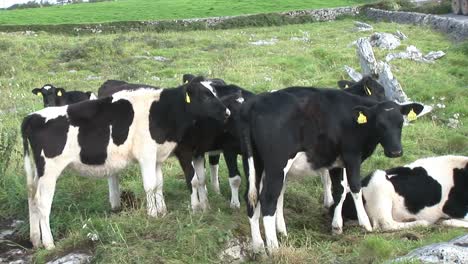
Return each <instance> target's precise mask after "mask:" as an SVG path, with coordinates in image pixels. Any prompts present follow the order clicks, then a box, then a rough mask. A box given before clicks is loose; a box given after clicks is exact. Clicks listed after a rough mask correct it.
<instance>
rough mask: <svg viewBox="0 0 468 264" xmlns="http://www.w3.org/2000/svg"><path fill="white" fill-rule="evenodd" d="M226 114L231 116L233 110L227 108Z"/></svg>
mask: <svg viewBox="0 0 468 264" xmlns="http://www.w3.org/2000/svg"><path fill="white" fill-rule="evenodd" d="M226 116H227V117H229V116H231V110H229V108H226Z"/></svg>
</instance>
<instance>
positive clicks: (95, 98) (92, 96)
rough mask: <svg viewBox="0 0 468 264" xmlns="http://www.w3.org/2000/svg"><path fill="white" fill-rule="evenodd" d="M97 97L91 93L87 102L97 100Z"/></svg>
mask: <svg viewBox="0 0 468 264" xmlns="http://www.w3.org/2000/svg"><path fill="white" fill-rule="evenodd" d="M97 99H98V98H97V96H96V95H95V94H94V93H91V95H90V96H89V100H97Z"/></svg>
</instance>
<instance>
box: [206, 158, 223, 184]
mask: <svg viewBox="0 0 468 264" xmlns="http://www.w3.org/2000/svg"><path fill="white" fill-rule="evenodd" d="M219 156H220V155H219V154H216V155H208V160H209V162H210V176H211V186H213V190H214V192H215V193H220V191H219V176H218V175H219V174H218V171H219Z"/></svg>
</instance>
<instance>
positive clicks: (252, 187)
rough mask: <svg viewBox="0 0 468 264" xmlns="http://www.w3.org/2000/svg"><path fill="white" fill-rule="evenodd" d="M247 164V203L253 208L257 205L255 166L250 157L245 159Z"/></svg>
mask: <svg viewBox="0 0 468 264" xmlns="http://www.w3.org/2000/svg"><path fill="white" fill-rule="evenodd" d="M247 164H248V166H249V175H248V179H249V192H248V201H249V203H250V204H251V206H253V207H255V204H256V203H257V196H258V195H257V187H256V184H255V181H256V180H255V178H256V176H255V166H254V161H253V158H252V157H249V158H248V159H247Z"/></svg>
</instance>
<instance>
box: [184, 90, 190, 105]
mask: <svg viewBox="0 0 468 264" xmlns="http://www.w3.org/2000/svg"><path fill="white" fill-rule="evenodd" d="M185 102H187V104H190V96H189V95H188V93H185Z"/></svg>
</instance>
